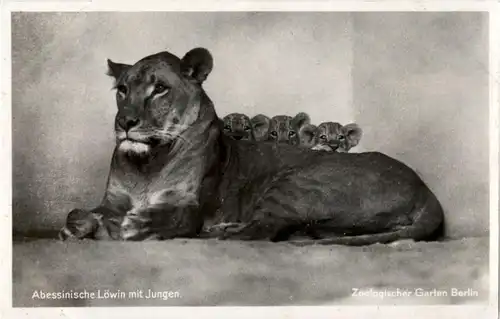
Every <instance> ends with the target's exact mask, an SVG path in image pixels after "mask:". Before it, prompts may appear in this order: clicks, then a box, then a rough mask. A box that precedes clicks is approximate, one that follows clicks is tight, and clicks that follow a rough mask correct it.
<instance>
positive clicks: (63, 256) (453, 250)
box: [13, 238, 489, 307]
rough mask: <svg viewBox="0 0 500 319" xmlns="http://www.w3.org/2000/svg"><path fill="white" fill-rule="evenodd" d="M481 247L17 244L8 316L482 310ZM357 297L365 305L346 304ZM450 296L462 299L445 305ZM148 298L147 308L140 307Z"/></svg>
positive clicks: (470, 243) (482, 242)
mask: <svg viewBox="0 0 500 319" xmlns="http://www.w3.org/2000/svg"><path fill="white" fill-rule="evenodd" d="M488 246H489V239H488V238H468V239H462V240H453V241H447V242H432V243H424V242H422V243H405V242H403V243H401V244H399V245H395V246H394V245H379V244H377V245H372V246H365V247H345V246H310V247H295V246H291V245H290V244H287V243H268V242H237V241H216V240H180V239H179V240H171V241H164V242H126V243H125V242H97V241H81V242H59V241H56V240H50V239H40V240H33V241H15V242H14V246H13V306H14V307H32V306H45V307H52V306H58V307H65V306H73V307H78V306H181V305H182V306H212V305H226V306H229V305H233V306H235V305H239V306H245V305H262V306H264V305H344V304H345V305H353V304H354V305H363V304H371V305H373V304H464V303H483V302H486V301H487V298H488V270H487V269H488V254H489V249H488ZM355 289H359V290H358V291H361V292H363V296H359V295H358V296H353V291H354V290H355ZM398 289H399V290H398ZM452 289H458V290H460V291H461V292H462V294H464V296H462V297H460V296H453V295H452ZM149 290H151V291H153V292H155V293H156V297H155V298H152V299H148V298H146V297H147V296H148V295H149ZM458 290H455V291H458ZM42 291H43V292H44V293H47V292H71V291H73V292H80V293H81V292H84V291H86V292H87V296H90V293H94V298H93V299H92V298H87V299H77V298H70V299H41V292H42ZM141 291H142V297H141V295H140V292H141ZM405 291H406V294H405ZM384 292H385V293H386V295H385V296H384ZM108 293H113V294H114V296H115V297H114V298H112V297H110V295H109V294H108ZM387 293H390V294H396V296H388V295H387ZM37 294H38V297H37ZM476 294H477V295H476ZM423 295H426V296H423ZM436 295H439V296H438V297H436ZM99 298H103V299H99Z"/></svg>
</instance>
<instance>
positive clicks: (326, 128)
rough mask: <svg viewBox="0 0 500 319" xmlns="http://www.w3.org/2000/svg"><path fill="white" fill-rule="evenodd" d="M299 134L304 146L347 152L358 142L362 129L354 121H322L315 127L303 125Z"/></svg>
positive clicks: (320, 149) (319, 149)
mask: <svg viewBox="0 0 500 319" xmlns="http://www.w3.org/2000/svg"><path fill="white" fill-rule="evenodd" d="M300 135H301V138H302V140H303V142H302V145H304V146H305V147H310V148H311V149H313V150H317V151H327V152H339V153H347V152H349V150H350V149H351V148H353V147H355V146H356V145H358V144H359V141H360V140H361V137H362V135H363V131H362V129H361V128H360V127H359V126H358V125H357V124H356V123H350V124H347V125H341V124H340V123H337V122H324V123H321V124H320V125H318V126H317V127H314V126H313V125H306V126H304V127H303V128H302V130H301V132H300Z"/></svg>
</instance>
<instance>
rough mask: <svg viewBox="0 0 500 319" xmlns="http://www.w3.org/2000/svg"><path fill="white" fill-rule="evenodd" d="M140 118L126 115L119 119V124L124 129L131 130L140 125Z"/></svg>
mask: <svg viewBox="0 0 500 319" xmlns="http://www.w3.org/2000/svg"><path fill="white" fill-rule="evenodd" d="M139 122H140V120H139V119H138V118H136V117H130V116H124V117H120V118H119V119H118V125H119V126H120V127H121V128H122V129H124V130H125V131H129V130H130V129H132V128H134V127H136V126H138V125H139Z"/></svg>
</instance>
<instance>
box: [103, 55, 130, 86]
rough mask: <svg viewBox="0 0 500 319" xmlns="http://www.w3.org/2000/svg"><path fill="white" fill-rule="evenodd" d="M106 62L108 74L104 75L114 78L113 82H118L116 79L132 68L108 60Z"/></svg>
mask: <svg viewBox="0 0 500 319" xmlns="http://www.w3.org/2000/svg"><path fill="white" fill-rule="evenodd" d="M107 62H108V72H107V73H106V74H107V75H109V76H112V77H114V78H115V81H118V79H119V78H120V77H121V76H122V75H123V73H125V72H127V70H128V69H130V68H131V67H132V66H131V65H129V64H123V63H115V62H113V61H111V60H110V59H108V61H107Z"/></svg>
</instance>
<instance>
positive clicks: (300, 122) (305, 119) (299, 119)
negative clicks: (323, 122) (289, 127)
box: [292, 112, 311, 131]
mask: <svg viewBox="0 0 500 319" xmlns="http://www.w3.org/2000/svg"><path fill="white" fill-rule="evenodd" d="M292 122H293V123H294V125H296V126H297V128H298V129H299V131H300V129H301V128H302V126H304V125H307V124H310V123H311V118H310V117H309V115H308V114H307V113H304V112H300V113H298V114H297V115H295V117H294V118H293V119H292Z"/></svg>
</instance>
